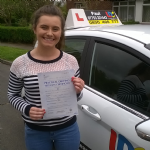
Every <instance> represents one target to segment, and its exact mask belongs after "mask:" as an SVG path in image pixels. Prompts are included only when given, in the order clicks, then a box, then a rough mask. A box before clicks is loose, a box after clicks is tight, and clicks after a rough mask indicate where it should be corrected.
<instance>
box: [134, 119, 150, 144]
mask: <svg viewBox="0 0 150 150" xmlns="http://www.w3.org/2000/svg"><path fill="white" fill-rule="evenodd" d="M135 129H136V133H137V135H138V136H139V137H140V138H142V139H144V140H146V141H150V120H146V121H142V122H140V123H139V124H137V125H136V126H135Z"/></svg>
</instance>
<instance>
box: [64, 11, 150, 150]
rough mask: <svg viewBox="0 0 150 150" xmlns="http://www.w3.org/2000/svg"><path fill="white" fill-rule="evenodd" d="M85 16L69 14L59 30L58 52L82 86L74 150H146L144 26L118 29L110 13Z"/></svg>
mask: <svg viewBox="0 0 150 150" xmlns="http://www.w3.org/2000/svg"><path fill="white" fill-rule="evenodd" d="M104 13H106V16H104ZM89 14H90V12H85V11H84V10H80V9H74V10H70V12H69V13H68V18H67V20H66V28H67V30H66V31H65V36H66V39H65V47H64V51H66V52H67V53H70V54H72V55H74V56H75V57H76V58H77V60H78V62H79V65H80V73H81V78H82V79H83V80H84V81H85V88H84V90H83V98H82V99H81V100H80V101H79V102H78V108H79V115H78V116H77V121H78V125H79V129H80V134H81V144H80V150H149V149H150V120H149V117H150V103H149V100H150V25H121V23H120V21H119V19H118V18H117V16H116V20H118V21H116V20H115V21H116V22H117V24H114V22H113V21H114V19H112V20H111V19H109V17H111V13H110V12H108V13H107V12H101V11H99V12H93V11H92V12H91V16H90V17H88V15H89ZM102 14H103V16H101V15H102ZM94 15H95V16H94ZM93 16H94V17H93ZM97 16H100V17H99V18H98V17H97ZM92 17H93V18H92ZM112 17H114V13H112ZM97 18H98V20H96V19H97ZM106 18H108V22H107V21H106V20H104V19H106ZM92 19H95V20H94V21H93V20H92ZM88 23H89V24H88ZM104 23H107V24H108V25H104ZM93 24H103V25H98V26H96V25H95V26H93Z"/></svg>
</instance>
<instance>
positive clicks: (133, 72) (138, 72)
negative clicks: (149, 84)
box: [128, 62, 149, 75]
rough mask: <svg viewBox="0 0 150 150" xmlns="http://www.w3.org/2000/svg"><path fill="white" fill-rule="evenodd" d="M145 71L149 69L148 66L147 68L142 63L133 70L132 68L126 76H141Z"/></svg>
mask: <svg viewBox="0 0 150 150" xmlns="http://www.w3.org/2000/svg"><path fill="white" fill-rule="evenodd" d="M147 69H149V66H147V65H146V64H145V63H143V62H142V63H140V64H138V65H137V66H135V67H134V68H132V69H131V70H130V72H129V73H128V75H141V74H144V73H145V72H146V70H147Z"/></svg>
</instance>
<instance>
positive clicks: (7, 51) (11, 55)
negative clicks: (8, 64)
mask: <svg viewBox="0 0 150 150" xmlns="http://www.w3.org/2000/svg"><path fill="white" fill-rule="evenodd" d="M27 52H28V50H24V49H20V48H14V47H8V46H0V58H1V59H4V60H7V61H13V60H15V59H16V58H17V57H18V56H20V55H23V54H25V53H27Z"/></svg>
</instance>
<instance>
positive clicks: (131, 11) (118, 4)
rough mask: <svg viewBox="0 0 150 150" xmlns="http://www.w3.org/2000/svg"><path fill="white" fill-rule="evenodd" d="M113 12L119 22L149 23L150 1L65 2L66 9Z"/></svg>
mask: <svg viewBox="0 0 150 150" xmlns="http://www.w3.org/2000/svg"><path fill="white" fill-rule="evenodd" d="M70 8H80V9H81V8H82V9H88V10H114V11H115V12H116V14H117V15H118V17H119V18H120V20H121V21H124V22H126V21H137V22H140V23H150V0H67V9H70Z"/></svg>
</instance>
